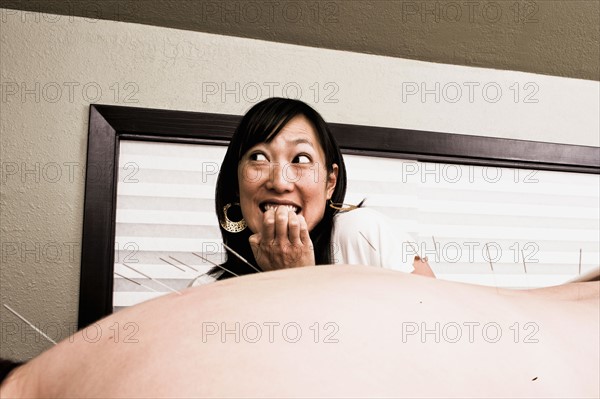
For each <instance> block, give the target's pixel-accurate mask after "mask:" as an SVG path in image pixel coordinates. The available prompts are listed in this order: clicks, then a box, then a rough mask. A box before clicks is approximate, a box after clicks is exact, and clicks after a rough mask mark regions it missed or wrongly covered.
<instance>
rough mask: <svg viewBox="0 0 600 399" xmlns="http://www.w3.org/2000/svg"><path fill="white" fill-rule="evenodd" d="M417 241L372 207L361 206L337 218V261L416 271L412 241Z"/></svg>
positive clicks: (334, 249) (335, 240) (340, 214)
mask: <svg viewBox="0 0 600 399" xmlns="http://www.w3.org/2000/svg"><path fill="white" fill-rule="evenodd" d="M412 241H414V240H412V239H411V237H410V236H409V235H408V233H407V232H405V231H403V230H402V229H401V228H396V227H395V226H393V225H392V224H391V221H390V220H388V218H387V217H386V216H385V215H383V214H381V213H379V212H377V211H375V210H373V209H370V208H358V209H355V210H352V211H349V212H343V213H339V214H337V215H336V216H335V217H334V225H333V232H332V245H333V247H332V254H333V258H334V259H333V260H334V263H338V264H351V265H358V264H361V265H370V266H379V267H384V268H387V269H393V270H398V271H402V272H406V273H410V272H412V271H413V270H414V267H413V265H412V264H413V260H414V259H413V256H410V254H411V253H412V251H411V250H410V249H408V248H410V247H409V246H410V244H409V242H412Z"/></svg>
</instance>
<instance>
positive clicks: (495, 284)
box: [485, 242, 498, 293]
mask: <svg viewBox="0 0 600 399" xmlns="http://www.w3.org/2000/svg"><path fill="white" fill-rule="evenodd" d="M485 250H486V251H487V256H488V260H489V261H490V269H492V278H493V279H494V286H495V287H496V293H498V281H496V272H495V271H494V266H493V265H492V257H491V255H490V248H489V247H488V243H487V242H486V243H485Z"/></svg>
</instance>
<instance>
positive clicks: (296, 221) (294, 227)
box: [288, 211, 302, 245]
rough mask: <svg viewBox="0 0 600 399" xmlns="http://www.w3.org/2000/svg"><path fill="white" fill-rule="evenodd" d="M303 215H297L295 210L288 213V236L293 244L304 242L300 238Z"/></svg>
mask: <svg viewBox="0 0 600 399" xmlns="http://www.w3.org/2000/svg"><path fill="white" fill-rule="evenodd" d="M301 217H302V216H298V215H296V213H295V212H292V211H290V212H289V213H288V237H289V240H290V242H291V243H292V245H300V244H302V239H301V238H300V218H301Z"/></svg>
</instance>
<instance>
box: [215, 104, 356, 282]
mask: <svg viewBox="0 0 600 399" xmlns="http://www.w3.org/2000/svg"><path fill="white" fill-rule="evenodd" d="M299 115H303V116H304V117H306V118H307V119H308V120H309V121H310V122H311V123H312V125H313V127H314V129H315V132H316V135H317V138H318V140H319V144H320V145H321V147H322V148H323V152H324V153H325V163H326V169H327V172H328V174H329V173H331V172H332V171H333V164H337V165H338V175H337V183H336V186H335V189H334V192H333V195H332V197H331V201H332V202H334V203H343V202H344V197H345V195H346V168H345V166H344V160H343V158H342V153H341V151H340V148H339V146H338V144H337V143H336V141H335V139H334V137H333V135H332V134H331V131H330V130H329V127H328V126H327V123H325V121H324V120H323V118H322V117H321V115H319V113H318V112H317V111H315V110H314V109H313V108H311V107H310V106H308V105H307V104H305V103H303V102H302V101H298V100H292V99H287V98H269V99H266V100H263V101H261V102H260V103H258V104H256V105H255V106H253V107H252V108H251V109H250V110H249V111H248V112H247V113H246V115H244V117H243V118H242V120H241V122H240V124H239V126H238V127H237V129H236V131H235V133H234V134H233V137H232V138H231V142H230V144H229V147H228V149H227V153H226V154H225V158H224V159H223V163H222V165H221V170H220V172H219V176H218V178H217V187H216V193H215V208H216V212H217V217H218V219H219V221H223V220H225V217H224V213H223V207H224V206H225V205H226V204H229V203H235V202H239V195H238V191H239V181H238V164H239V162H240V159H242V157H243V156H244V154H246V152H247V151H248V150H249V149H250V148H252V147H254V146H255V145H257V144H259V143H269V142H270V141H271V140H273V138H274V137H275V136H276V135H277V134H278V133H279V132H280V131H281V129H282V128H283V127H284V126H285V125H287V123H288V122H289V121H290V120H292V119H293V118H294V117H296V116H299ZM235 208H238V207H235ZM233 211H234V207H232V208H231V210H230V211H228V215H229V217H230V219H232V220H239V219H241V211H240V213H239V214H238V215H236V214H235V213H233ZM336 212H337V211H336V210H335V209H333V208H331V207H329V206H326V207H325V213H324V215H323V218H322V219H321V221H320V222H319V223H317V225H316V226H315V227H314V229H313V230H312V231H311V232H310V238H311V240H312V243H313V246H314V253H315V262H316V264H317V265H320V264H321V265H322V264H328V263H331V259H332V257H331V230H332V228H333V216H334V215H335V213H336ZM219 228H220V230H221V235H222V237H223V242H224V243H225V244H227V246H229V247H231V248H233V250H235V251H236V252H237V253H239V254H240V255H241V256H243V257H244V259H246V260H248V261H249V262H250V263H253V264H254V265H255V266H257V263H256V261H255V259H254V254H253V253H252V249H251V247H250V243H249V242H248V239H249V237H250V236H251V235H252V232H251V231H250V229H249V228H246V229H245V230H244V231H242V232H239V233H229V232H228V231H226V230H225V229H223V227H222V226H219ZM222 266H223V267H224V268H225V269H227V270H230V271H232V272H233V273H235V274H237V275H244V274H251V273H255V272H256V271H255V270H253V269H252V268H251V267H250V266H248V265H246V264H245V263H244V262H242V261H241V260H239V259H238V258H237V257H236V256H235V255H233V254H230V253H228V256H227V261H226V262H225V263H223V264H222ZM221 271H223V270H222V269H221V268H219V267H213V268H212V269H211V270H210V271H209V272H208V274H209V275H212V276H214V275H216V274H218V272H221ZM229 277H233V275H232V274H231V273H228V272H223V274H222V275H221V276H220V277H219V278H218V279H219V280H222V279H225V278H229Z"/></svg>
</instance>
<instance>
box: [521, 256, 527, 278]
mask: <svg viewBox="0 0 600 399" xmlns="http://www.w3.org/2000/svg"><path fill="white" fill-rule="evenodd" d="M521 256H522V257H523V269H525V274H527V266H526V265H525V254H524V253H523V250H521Z"/></svg>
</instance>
